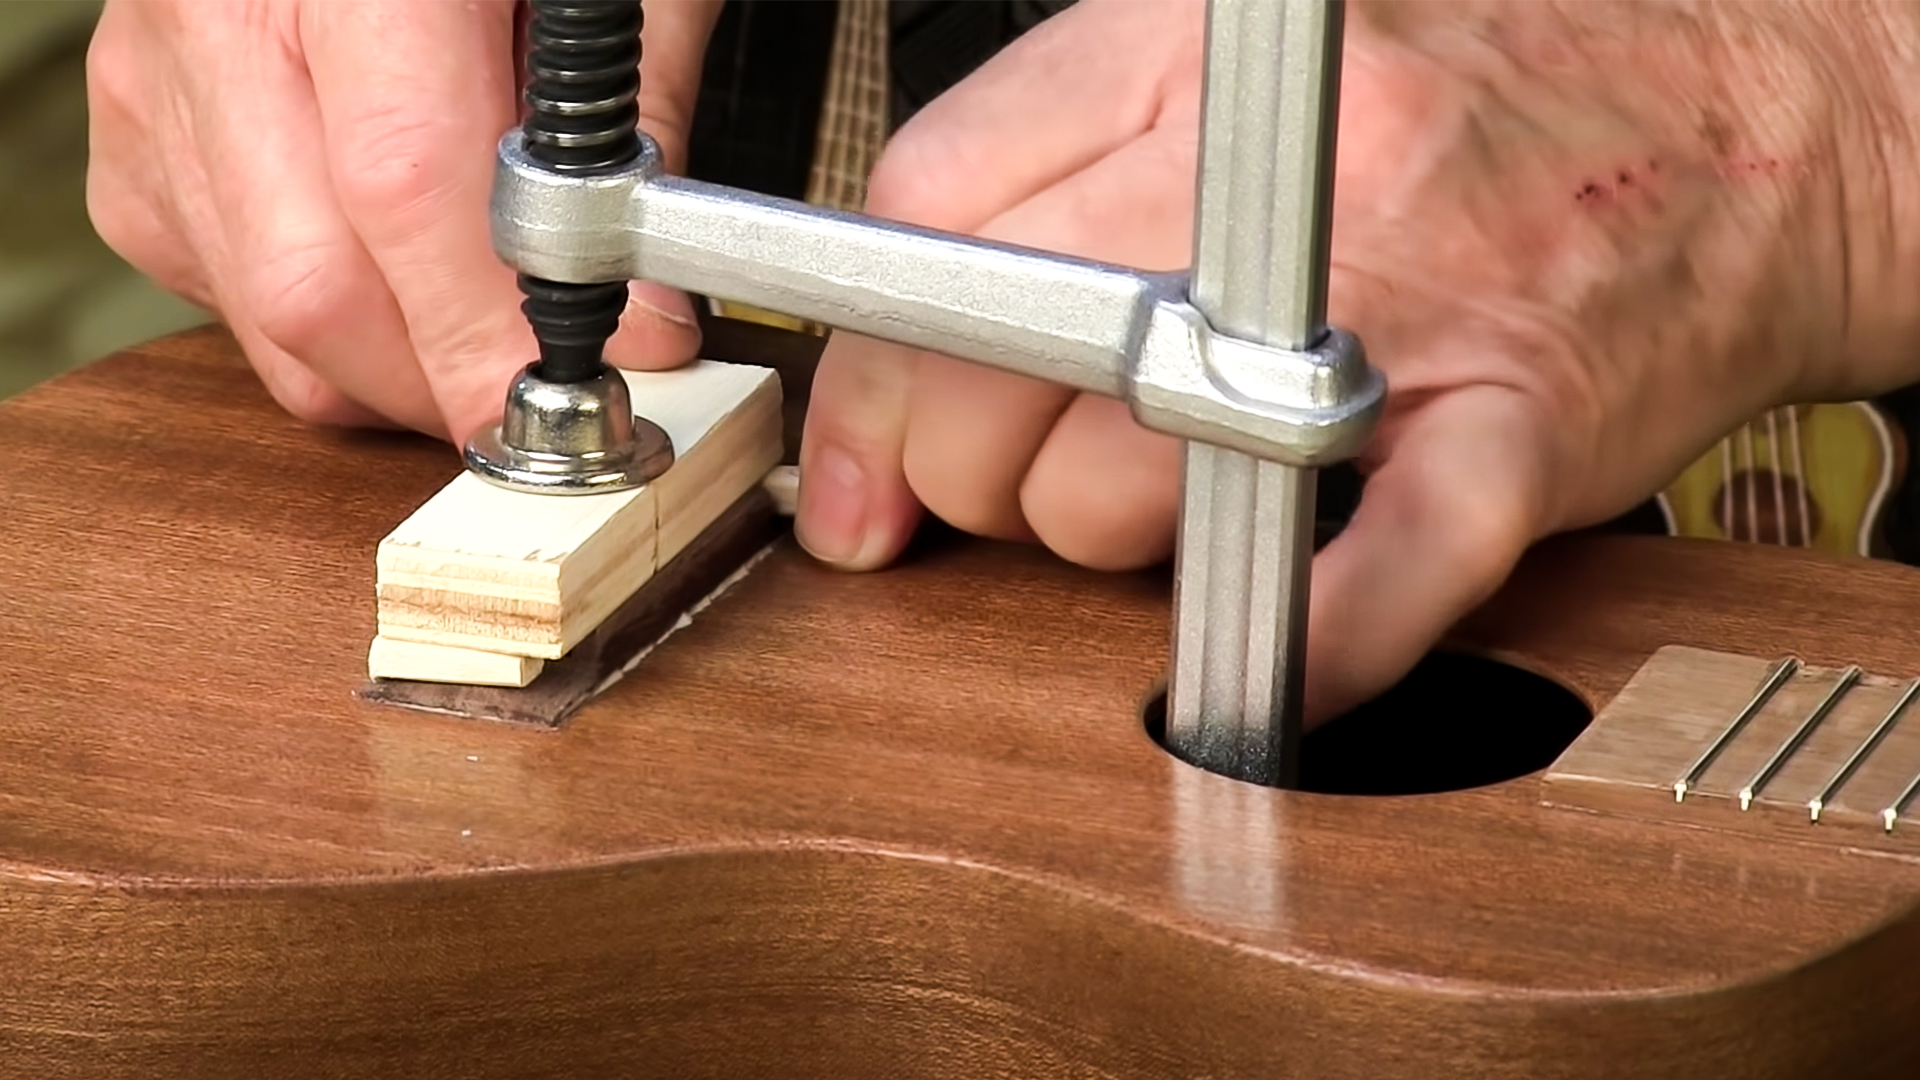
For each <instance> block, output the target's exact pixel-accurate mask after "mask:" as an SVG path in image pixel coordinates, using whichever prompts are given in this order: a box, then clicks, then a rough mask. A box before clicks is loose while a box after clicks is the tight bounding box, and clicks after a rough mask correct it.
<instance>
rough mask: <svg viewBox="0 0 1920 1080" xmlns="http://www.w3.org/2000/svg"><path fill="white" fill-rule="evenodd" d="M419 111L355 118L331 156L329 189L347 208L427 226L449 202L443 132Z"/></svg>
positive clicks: (395, 110)
mask: <svg viewBox="0 0 1920 1080" xmlns="http://www.w3.org/2000/svg"><path fill="white" fill-rule="evenodd" d="M430 112H431V110H426V109H422V108H420V107H418V106H412V107H406V108H400V107H394V108H388V109H381V110H376V111H373V112H370V113H368V114H366V115H364V116H361V117H358V118H356V119H355V120H354V121H353V122H352V123H351V125H350V126H349V130H348V131H346V132H345V133H344V134H343V135H342V136H341V137H340V139H339V142H338V143H337V147H336V149H335V151H334V155H333V156H334V169H333V174H334V184H335V186H336V189H337V190H338V192H339V194H340V198H341V200H342V201H343V202H345V203H346V204H347V205H349V206H352V207H355V208H357V209H359V210H360V211H362V212H363V213H367V212H371V213H375V214H378V215H380V216H382V217H383V218H386V219H388V220H393V221H398V222H407V221H425V220H431V217H432V215H433V214H434V213H435V212H436V210H437V209H438V208H439V207H440V206H441V205H442V204H443V202H444V201H445V200H446V198H447V197H448V195H449V193H450V190H451V187H452V181H451V177H452V175H453V174H454V170H453V169H451V168H449V167H448V159H447V155H446V154H445V153H444V150H445V144H446V143H447V142H448V134H447V131H446V130H445V126H444V125H443V124H442V123H440V122H438V121H437V120H436V118H435V117H433V116H432V115H429V114H430Z"/></svg>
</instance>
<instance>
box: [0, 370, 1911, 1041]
mask: <svg viewBox="0 0 1920 1080" xmlns="http://www.w3.org/2000/svg"><path fill="white" fill-rule="evenodd" d="M80 435H84V438H85V442H84V444H81V443H80V442H79V441H77V436H80ZM81 446H83V448H84V453H79V452H76V447H81ZM0 451H3V452H4V455H5V460H6V461H7V462H8V463H9V468H8V470H7V471H6V473H5V474H4V476H0V507H4V513H5V515H6V516H5V518H4V527H3V529H0V535H3V536H4V543H0V656H3V657H4V658H5V666H4V669H0V670H3V671H4V675H0V763H3V764H0V926H3V927H4V930H3V931H0V933H4V935H5V936H4V938H3V939H0V950H4V962H3V963H0V980H4V991H5V992H3V993H0V1061H5V1062H6V1063H7V1065H8V1066H9V1071H10V1072H11V1073H13V1074H17V1075H24V1076H35V1077H38V1076H113V1075H130V1076H142V1077H152V1076H176V1075H177V1076H193V1077H225V1076H236V1077H238V1076H258V1075H274V1076H281V1077H297V1076H336V1075H354V1076H369V1075H373V1076H384V1075H447V1076H463V1077H494V1076H501V1077H506V1076H512V1077H546V1076H579V1075H608V1074H613V1073H618V1074H622V1075H660V1076H709V1075H710V1076H754V1075H781V1076H796V1075H819V1076H835V1077H860V1076H882V1075H884V1076H929V1077H933V1076H938V1077H947V1076H965V1077H982V1076H997V1075H1008V1076H1023V1077H1034V1076H1202V1075H1204V1076H1287V1077H1313V1078H1329V1077H1349V1076H1351V1077H1369V1078H1373V1077H1402V1076H1406V1077H1422V1078H1425V1077H1451V1076H1460V1077H1529V1078H1538V1077H1594V1076H1634V1077H1654V1076H1676V1077H1700V1076H1733V1075H1737V1076H1742V1077H1801V1076H1833V1075H1847V1076H1855V1077H1873V1076H1886V1077H1902V1076H1907V1077H1910V1076H1912V1075H1914V1071H1913V1070H1914V1067H1915V1064H1916V1062H1920V1025H1917V1024H1915V1023H1914V1017H1915V1016H1920V984H1916V983H1915V981H1914V980H1913V979H1912V978H1911V971H1912V970H1913V967H1914V964H1915V962H1916V960H1920V914H1916V911H1915V900H1916V898H1917V897H1920V872H1916V870H1915V868H1913V867H1912V866H1910V865H1908V864H1906V863H1903V862H1899V861H1895V860H1888V859H1880V858H1868V857H1863V856H1860V855H1855V854H1849V853H1847V852H1845V851H1843V850H1840V849H1838V848H1832V847H1807V846H1801V845H1782V844H1777V843H1770V842H1767V841H1765V840H1763V839H1760V838H1754V837H1731V836H1727V835H1724V834H1717V833H1709V832H1703V831H1698V830H1690V829H1684V828H1675V827H1657V826H1648V825H1646V824H1644V823H1638V822H1632V821H1627V820H1620V819H1611V818H1606V817H1601V816H1597V815H1591V814H1583V813H1578V812H1573V811H1566V810H1553V809H1547V808H1543V807H1541V806H1540V805H1539V803H1538V799H1537V796H1538V783H1537V778H1534V779H1523V780H1519V781H1516V782H1512V783H1507V784H1501V785H1496V786H1494V787H1490V788H1484V789H1479V790H1475V791H1469V792H1458V793H1451V794H1445V795H1432V796H1422V797H1410V798H1373V799H1368V798H1357V797H1344V798H1343V797H1329V796H1315V795H1305V794H1298V793H1281V792H1273V791H1267V790H1264V789H1255V788H1250V787H1247V786H1245V785H1241V784H1237V783H1234V782H1231V781H1227V780H1224V779H1221V778H1218V777H1214V776H1211V775H1207V774H1203V773H1199V772H1196V771H1195V770H1193V769H1191V768H1188V767H1186V766H1184V765H1181V764H1179V763H1177V762H1175V761H1174V760H1172V759H1171V758H1170V757H1168V756H1167V755H1166V754H1164V753H1163V752H1162V751H1161V750H1160V749H1159V748H1158V747H1157V746H1155V745H1154V744H1153V742H1152V741H1151V739H1150V738H1149V737H1148V736H1147V734H1146V733H1145V730H1144V727H1143V725H1142V723H1141V719H1140V710H1141V706H1142V702H1143V700H1144V699H1145V698H1146V697H1147V696H1148V695H1149V694H1150V693H1151V692H1152V691H1153V689H1154V687H1155V684H1156V683H1157V681H1158V679H1159V678H1160V676H1161V674H1162V667H1163V662H1164V648H1165V642H1166V637H1167V596H1168V587H1167V581H1166V580H1165V578H1164V576H1162V575H1153V574H1142V575H1100V574H1094V573H1090V572H1083V571H1079V570H1076V569H1073V568H1071V567H1068V566H1065V565H1063V564H1061V563H1060V562H1058V561H1056V560H1053V559H1051V558H1049V557H1047V556H1046V555H1044V554H1043V553H1040V552H1036V551H1033V550H1029V549H1025V548H1019V547H1011V546H1005V545H996V544H984V543H971V542H957V541H946V542H939V543H934V544H930V545H928V546H927V547H926V549H925V550H922V551H921V552H919V553H918V554H917V555H916V556H915V557H914V558H913V559H912V560H911V561H909V562H908V563H907V564H906V565H904V566H902V567H900V568H898V569H896V570H892V571H889V572H885V573H878V574H872V575H863V576H848V575H843V574H838V573H834V572H831V571H828V570H825V569H822V568H820V567H818V566H816V565H814V564H813V563H811V562H810V561H809V560H807V559H806V558H804V557H803V556H802V555H801V554H799V553H798V552H797V551H796V550H794V549H793V548H792V546H791V545H790V544H787V545H784V546H783V547H782V548H781V549H780V550H779V551H777V552H776V554H775V555H774V556H772V557H771V558H769V559H768V560H767V561H766V562H764V563H762V564H761V565H760V566H759V568H757V569H756V570H755V571H754V572H753V573H752V574H751V575H749V576H748V577H747V578H746V579H745V580H744V581H743V582H742V583H741V584H740V585H739V586H738V587H737V588H736V589H734V590H733V591H731V592H729V593H728V594H727V595H726V596H725V597H724V598H723V599H722V600H721V601H720V602H719V603H716V604H715V605H714V606H713V607H712V608H710V609H709V610H708V611H706V612H705V613H704V614H703V615H702V616H701V617H700V618H699V619H698V620H696V621H695V622H694V624H693V625H692V626H690V627H688V628H687V629H685V630H683V631H681V632H680V633H677V634H675V635H674V636H673V637H672V638H670V639H669V640H668V641H667V642H666V643H665V644H664V645H663V646H662V647H661V648H660V649H658V650H657V651H656V652H655V653H653V654H652V655H651V656H650V657H649V658H648V660H647V662H646V664H645V665H644V666H643V667H642V668H641V669H640V670H638V671H637V672H635V673H634V674H633V675H632V676H630V677H629V678H627V679H626V680H624V681H623V682H621V683H620V684H618V685H617V686H615V687H614V688H613V689H612V690H611V691H610V692H609V693H607V694H606V695H605V696H604V697H602V698H600V699H598V700H596V701H594V702H592V703H591V704H589V705H588V706H586V707H585V708H583V709H581V710H580V712H579V713H578V714H577V715H576V716H575V717H574V719H573V721H572V722H571V723H570V724H569V725H568V726H567V727H565V728H564V729H562V730H560V731H557V732H555V731H540V730H533V729H528V728H521V727H513V726H508V725H498V724H490V723H484V722H476V721H472V720H462V719H458V718H454V717H446V716H437V715H430V714H421V713H415V712H410V711H406V710H399V709H392V708H383V707H376V706H373V705H370V704H368V703H365V702H362V701H358V700H356V699H355V698H354V696H353V694H352V691H353V689H354V687H355V686H357V685H358V684H359V682H360V673H361V665H362V663H363V653H362V650H363V648H364V645H365V642H366V641H367V639H368V637H369V636H370V635H371V633H372V630H373V622H374V604H373V580H372V575H373V548H374V545H375V544H376V543H377V541H378V540H379V538H380V537H381V536H383V535H385V534H386V533H387V532H388V531H389V530H390V529H391V528H392V527H393V525H394V524H395V523H397V522H398V521H399V520H400V519H401V518H403V517H405V516H406V514H407V513H408V512H409V511H410V510H411V509H412V508H413V507H415V506H417V505H419V503H420V502H421V501H423V500H424V499H425V498H426V497H427V496H428V495H430V494H431V493H432V492H433V491H434V490H435V489H436V488H438V487H439V486H440V484H441V483H443V482H444V480H445V476H446V469H447V466H448V464H449V462H450V461H452V460H453V459H452V456H451V451H449V450H448V449H447V448H446V447H444V446H440V445H436V444H432V443H428V442H425V441H421V440H414V439H410V438H404V437H400V436H386V435H370V434H349V433H333V432H324V431H316V430H312V429H309V428H305V427H302V426H300V425H298V424H297V423H295V422H293V421H292V420H290V419H287V418H286V417H284V416H283V415H281V414H280V413H278V412H277V411H276V410H275V409H274V408H273V407H272V406H271V404H270V402H269V401H268V399H267V398H266V396H265V395H264V394H263V393H261V392H260V390H259V389H258V387H257V386H256V385H255V383H254V380H253V378H252V377H251V375H250V374H249V373H248V372H247V371H246V370H245V368H244V367H243V366H242V365H241V364H240V362H239V361H238V359H237V358H236V356H235V355H234V352H233V350H232V347H231V345H230V343H229V342H228V341H227V340H226V339H225V338H224V337H221V336H218V335H215V334H212V333H201V334H195V335H190V336H187V337H183V338H179V339H173V340H170V341H167V342H163V343H160V344H157V345H155V346H152V347H149V348H147V349H145V350H142V351H139V352H136V353H132V354H128V355H123V356H121V357H118V358H115V359H113V360H110V361H107V362H105V363H103V364H100V365H97V366H95V367H92V368H89V369H87V370H84V371H82V372H79V373H77V374H75V375H73V376H71V377H69V378H67V379H64V380H62V381H60V382H57V383H54V384H52V385H49V386H46V387H43V388H41V389H40V390H38V391H35V392H33V393H30V394H28V395H26V396H24V397H22V398H19V399H16V400H15V401H12V402H10V403H8V404H6V405H5V406H4V407H0ZM1917 608H1920V575H1916V573H1915V572H1913V571H1910V570H1907V569H1904V568H1901V567H1896V566H1888V565H1875V564H1868V563H1864V562H1855V563H1842V562H1836V561H1831V560H1827V559H1824V558H1821V557H1817V556H1812V555H1807V554H1803V553H1796V552H1791V551H1782V550H1774V549H1765V548H1758V547H1753V548H1749V547H1746V546H1744V545H1742V546H1738V547H1736V546H1731V545H1725V544H1717V543H1712V542H1699V543H1688V542H1684V541H1668V540H1633V539H1612V540H1600V539H1587V540H1571V541H1567V542H1562V543H1556V544H1550V545H1547V546H1545V547H1543V548H1542V549H1541V550H1540V551H1538V552H1536V553H1535V554H1534V555H1533V556H1532V557H1531V558H1530V559H1529V560H1528V561H1527V563H1526V564H1525V565H1524V566H1523V567H1522V569H1521V571H1520V573H1519V574H1518V575H1517V577H1516V579H1515V581H1514V583H1513V584H1512V585H1511V587H1509V588H1508V589H1507V590H1506V591H1505V592H1503V593H1502V595H1501V596H1500V597H1499V598H1498V599H1497V600H1496V601H1494V603H1492V604H1491V605H1490V606H1489V607H1488V608H1487V609H1486V610H1485V611H1483V612H1482V613H1480V614H1479V615H1477V616H1476V617H1474V618H1473V619H1471V620H1469V622H1468V624H1467V625H1466V626H1464V627H1463V628H1462V630H1461V633H1460V635H1459V640H1460V643H1462V644H1463V645H1467V646H1470V647H1472V648H1475V649H1478V650H1481V651H1484V652H1486V653H1489V654H1491V655H1495V656H1498V657H1501V658H1504V659H1507V660H1509V661H1511V662H1514V663H1517V664H1520V665H1523V666H1525V667H1528V668H1530V669H1532V670H1537V671H1541V672H1544V673H1547V674H1550V675H1552V676H1553V677H1554V678H1556V679H1559V680H1561V681H1563V682H1564V683H1565V684H1567V685H1568V686H1570V687H1572V688H1574V689H1575V690H1576V691H1577V692H1579V693H1580V694H1581V695H1582V696H1583V697H1584V698H1585V699H1586V700H1588V701H1590V702H1593V703H1595V704H1599V703H1603V702H1604V701H1606V700H1607V699H1608V698H1609V697H1610V696H1611V695H1612V694H1614V693H1615V692H1616V691H1617V690H1618V689H1619V688H1620V687H1621V686H1622V685H1623V684H1624V683H1625V681H1626V680H1627V679H1628V678H1629V677H1631V675H1632V674H1633V672H1634V671H1635V670H1636V669H1637V668H1638V667H1639V665H1640V664H1641V663H1642V662H1643V661H1644V660H1645V659H1646V658H1647V657H1648V656H1649V655H1650V654H1651V653H1652V652H1653V651H1654V650H1655V649H1656V648H1658V647H1659V646H1661V645H1665V644H1668V643H1676V642H1677V643H1686V644H1694V645H1700V646H1703V647H1711V648H1715V649H1720V650H1724V651H1730V652H1739V653H1747V654H1752V655H1760V656H1770V655H1777V654H1779V653H1782V652H1787V651H1795V652H1798V653H1800V654H1801V655H1802V656H1804V657H1805V658H1806V659H1807V660H1808V661H1809V662H1811V663H1819V664H1839V663H1852V662H1857V663H1861V664H1863V665H1866V666H1869V667H1870V668H1871V669H1872V670H1874V671H1878V672H1889V673H1890V672H1902V671H1920V640H1916V638H1915V635H1913V634H1912V633H1909V632H1907V631H1906V629H1905V628H1906V627H1907V626H1908V625H1910V621H1909V620H1910V619H1911V613H1912V612H1913V611H1914V610H1916V609H1917ZM1471 707H1472V703H1471V702H1459V703H1448V702H1435V703H1434V708H1435V712H1436V716H1435V722H1443V720H1442V717H1443V716H1444V715H1445V714H1446V713H1447V712H1450V711H1455V710H1461V709H1470V708H1471Z"/></svg>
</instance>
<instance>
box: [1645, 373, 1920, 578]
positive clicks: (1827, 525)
mask: <svg viewBox="0 0 1920 1080" xmlns="http://www.w3.org/2000/svg"><path fill="white" fill-rule="evenodd" d="M1905 456H1906V451H1905V446H1904V441H1903V440H1902V438H1901V436H1900V432H1899V430H1898V429H1897V428H1896V427H1895V426H1894V425H1893V424H1892V423H1891V422H1889V420H1888V418H1887V417H1886V416H1885V415H1884V414H1882V413H1881V412H1880V410H1879V409H1877V408H1875V407H1874V406H1873V405H1870V404H1868V403H1866V402H1845V403H1837V404H1819V405H1796V406H1791V407H1787V408H1779V409H1773V410H1770V411H1768V412H1767V413H1765V414H1763V415H1762V416H1760V417H1758V418H1757V419H1755V420H1753V421H1752V422H1750V423H1748V424H1746V425H1744V426H1743V427H1741V428H1740V429H1739V430H1738V431H1735V432H1734V433H1733V434H1731V435H1729V436H1727V437H1726V438H1725V439H1722V440H1721V441H1720V443H1719V445H1718V446H1716V447H1715V448H1714V449H1713V450H1712V451H1711V452H1710V453H1708V454H1707V455H1706V456H1705V457H1702V458H1701V459H1700V460H1698V461H1696V462H1694V463H1693V464H1692V465H1691V466H1689V467H1688V468H1687V469H1686V471H1685V472H1682V473H1681V474H1680V475H1679V476H1678V477H1677V478H1675V479H1674V481H1673V482H1672V483H1671V484H1669V485H1668V486H1667V488H1666V490H1665V491H1663V492H1661V494H1660V496H1659V498H1658V499H1657V500H1656V501H1657V503H1658V505H1659V507H1660V511H1661V513H1662V514H1663V515H1665V517H1666V524H1667V530H1668V531H1669V532H1670V533H1672V534H1673V535H1675V536H1686V537H1696V538H1704V539H1716V540H1740V541H1745V542H1748V543H1759V544H1776V545H1780V546H1784V547H1805V548H1814V549H1817V550H1819V551H1822V552H1825V553H1828V554H1831V555H1838V556H1852V557H1869V558H1871V557H1881V556H1884V555H1885V554H1886V551H1885V540H1884V537H1883V535H1882V528H1881V521H1882V517H1883V515H1884V513H1885V510H1886V507H1887V502H1888V499H1889V496H1890V495H1891V494H1892V492H1893V490H1894V488H1895V486H1896V485H1897V484H1898V483H1899V482H1900V474H1901V472H1902V471H1903V469H1904V467H1905Z"/></svg>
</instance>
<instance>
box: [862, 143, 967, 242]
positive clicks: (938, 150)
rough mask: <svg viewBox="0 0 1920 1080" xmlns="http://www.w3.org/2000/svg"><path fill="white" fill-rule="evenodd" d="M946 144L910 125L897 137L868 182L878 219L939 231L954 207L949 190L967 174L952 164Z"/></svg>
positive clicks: (870, 206)
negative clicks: (944, 219) (957, 180)
mask: <svg viewBox="0 0 1920 1080" xmlns="http://www.w3.org/2000/svg"><path fill="white" fill-rule="evenodd" d="M950 157H952V154H951V153H950V152H949V150H948V148H947V145H946V141H945V140H944V139H942V138H941V137H940V136H938V135H937V134H935V135H926V134H922V133H921V131H920V129H916V128H914V127H913V126H912V125H911V124H909V125H908V126H907V127H906V128H903V129H902V130H901V131H900V133H899V134H898V135H896V136H894V139H893V141H892V142H891V143H889V144H888V145H887V148H886V150H885V151H883V152H882V153H881V155H880V160H879V161H877V162H875V163H874V167H873V172H872V173H871V174H870V175H869V177H868V179H867V203H866V209H867V212H868V213H870V214H873V215H875V216H876V217H883V218H890V219H892V220H894V221H901V222H905V223H907V224H910V225H922V226H928V227H938V226H939V225H940V223H941V221H940V219H941V217H942V214H943V211H944V210H945V208H946V207H947V206H949V205H951V204H952V202H953V196H952V193H951V192H950V190H949V188H950V185H951V184H952V183H954V180H953V178H954V177H956V176H963V175H967V174H968V173H967V170H966V169H964V168H959V167H956V165H957V164H958V163H955V162H951V161H948V160H947V159H948V158H950Z"/></svg>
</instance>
